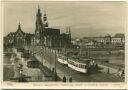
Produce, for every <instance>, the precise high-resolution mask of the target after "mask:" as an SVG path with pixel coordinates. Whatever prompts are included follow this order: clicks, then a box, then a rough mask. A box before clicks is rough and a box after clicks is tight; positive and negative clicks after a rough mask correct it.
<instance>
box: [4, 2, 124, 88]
mask: <svg viewBox="0 0 128 90" xmlns="http://www.w3.org/2000/svg"><path fill="white" fill-rule="evenodd" d="M3 16H4V17H3V27H4V30H3V82H19V83H20V82H26V83H27V82H58V83H60V82H62V83H74V82H75V83H76V82H85V83H86V82H125V33H126V32H125V31H126V27H125V24H126V2H124V1H107V2H106V1H99V2H97V1H91V2H89V1H61V2H59V1H44V2H43V1H42V2H32V1H30V2H25V1H24V2H22V1H20V2H14V1H13V2H3ZM5 90H6V89H5ZM22 90H25V89H22ZM90 90H91V89H90ZM99 90H100V89H99Z"/></svg>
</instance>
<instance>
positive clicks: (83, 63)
mask: <svg viewBox="0 0 128 90" xmlns="http://www.w3.org/2000/svg"><path fill="white" fill-rule="evenodd" d="M90 62H91V59H78V58H69V59H68V67H70V68H71V69H73V70H75V71H78V72H81V73H88V68H90V67H91V63H90Z"/></svg>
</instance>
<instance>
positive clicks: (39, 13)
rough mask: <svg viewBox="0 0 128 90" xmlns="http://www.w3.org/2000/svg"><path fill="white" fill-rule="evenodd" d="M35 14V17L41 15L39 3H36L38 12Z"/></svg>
mask: <svg viewBox="0 0 128 90" xmlns="http://www.w3.org/2000/svg"><path fill="white" fill-rule="evenodd" d="M36 16H37V17H41V16H42V14H41V12H40V6H39V5H38V12H37V14H36Z"/></svg>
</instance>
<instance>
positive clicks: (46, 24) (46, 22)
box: [43, 12, 48, 28]
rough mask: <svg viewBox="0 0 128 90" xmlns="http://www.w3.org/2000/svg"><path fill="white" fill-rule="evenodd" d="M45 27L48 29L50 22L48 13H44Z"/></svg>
mask: <svg viewBox="0 0 128 90" xmlns="http://www.w3.org/2000/svg"><path fill="white" fill-rule="evenodd" d="M43 19H44V27H45V28H47V27H48V21H47V15H46V12H45V13H44V18H43Z"/></svg>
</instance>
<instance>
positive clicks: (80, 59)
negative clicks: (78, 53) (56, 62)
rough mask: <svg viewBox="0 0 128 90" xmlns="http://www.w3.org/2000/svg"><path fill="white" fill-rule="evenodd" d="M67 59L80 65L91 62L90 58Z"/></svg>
mask: <svg viewBox="0 0 128 90" xmlns="http://www.w3.org/2000/svg"><path fill="white" fill-rule="evenodd" d="M69 59H70V60H73V61H75V62H78V63H82V64H86V63H88V62H89V61H90V60H91V59H90V58H69Z"/></svg>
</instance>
